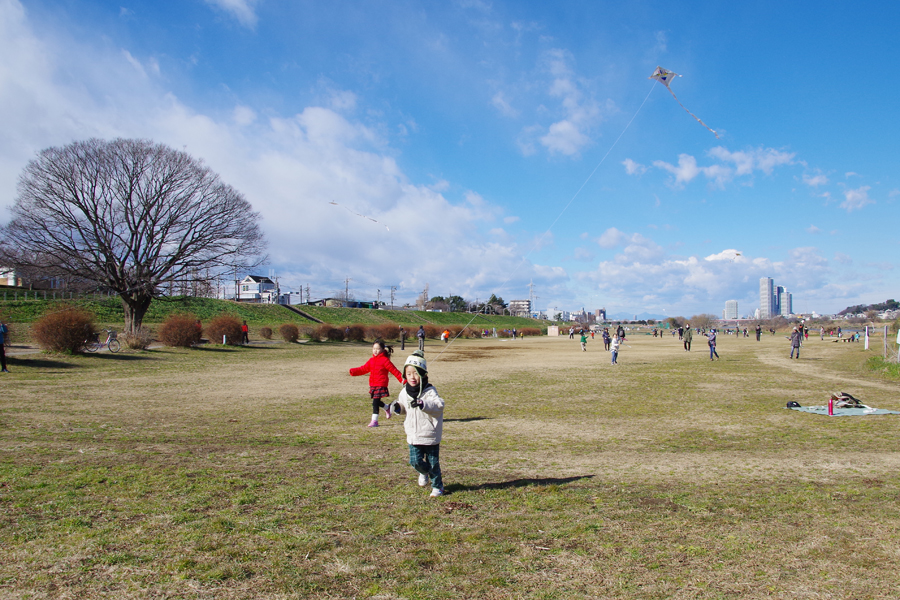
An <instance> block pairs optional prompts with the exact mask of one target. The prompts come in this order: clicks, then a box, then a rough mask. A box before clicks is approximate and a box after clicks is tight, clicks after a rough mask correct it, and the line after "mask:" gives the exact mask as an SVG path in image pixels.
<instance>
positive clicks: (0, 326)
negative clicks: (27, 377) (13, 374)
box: [0, 322, 9, 373]
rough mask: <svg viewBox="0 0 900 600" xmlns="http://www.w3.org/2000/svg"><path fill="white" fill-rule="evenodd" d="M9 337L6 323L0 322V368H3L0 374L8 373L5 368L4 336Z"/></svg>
mask: <svg viewBox="0 0 900 600" xmlns="http://www.w3.org/2000/svg"><path fill="white" fill-rule="evenodd" d="M7 335H9V327H7V326H6V323H3V322H0V366H2V367H3V369H2V370H0V373H9V369H7V368H6V336H7Z"/></svg>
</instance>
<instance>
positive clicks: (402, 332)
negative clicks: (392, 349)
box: [400, 327, 406, 350]
mask: <svg viewBox="0 0 900 600" xmlns="http://www.w3.org/2000/svg"><path fill="white" fill-rule="evenodd" d="M400 349H401V350H406V330H405V329H403V328H402V327H401V328H400Z"/></svg>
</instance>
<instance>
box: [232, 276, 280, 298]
mask: <svg viewBox="0 0 900 600" xmlns="http://www.w3.org/2000/svg"><path fill="white" fill-rule="evenodd" d="M277 288H278V286H276V285H275V282H274V281H272V280H271V279H269V278H268V277H263V276H261V275H247V276H246V277H244V278H243V279H242V280H241V282H240V292H239V293H238V301H240V302H255V303H257V304H273V303H275V302H277V301H278V289H277Z"/></svg>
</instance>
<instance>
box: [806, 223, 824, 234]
mask: <svg viewBox="0 0 900 600" xmlns="http://www.w3.org/2000/svg"><path fill="white" fill-rule="evenodd" d="M821 232H822V230H821V229H819V228H818V227H816V226H815V225H810V226H809V227H807V228H806V233H812V234H816V233H821Z"/></svg>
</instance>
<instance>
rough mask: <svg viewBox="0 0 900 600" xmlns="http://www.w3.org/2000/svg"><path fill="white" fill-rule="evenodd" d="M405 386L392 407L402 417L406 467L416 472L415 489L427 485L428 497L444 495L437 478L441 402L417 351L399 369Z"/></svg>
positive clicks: (440, 431)
mask: <svg viewBox="0 0 900 600" xmlns="http://www.w3.org/2000/svg"><path fill="white" fill-rule="evenodd" d="M403 377H404V378H405V379H406V384H405V385H404V386H403V389H402V390H400V397H399V398H398V399H397V402H395V403H394V412H395V413H396V414H398V415H399V414H403V413H405V414H406V420H405V421H404V422H403V428H404V429H405V430H406V443H408V444H409V464H410V465H412V467H413V468H414V469H415V470H416V471H418V472H419V485H420V486H422V487H425V486H426V485H428V483H429V482H430V483H431V495H432V496H443V495H444V481H443V479H442V478H441V463H440V450H441V445H440V444H441V434H442V433H443V429H444V400H443V399H442V398H441V397H440V396H438V393H437V389H435V387H434V386H433V385H431V384H429V383H428V368H427V364H426V362H425V355H424V354H423V353H422V351H421V350H416V351H415V352H413V353H412V354H411V355H410V356H409V358H407V359H406V363H405V364H404V365H403Z"/></svg>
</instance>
